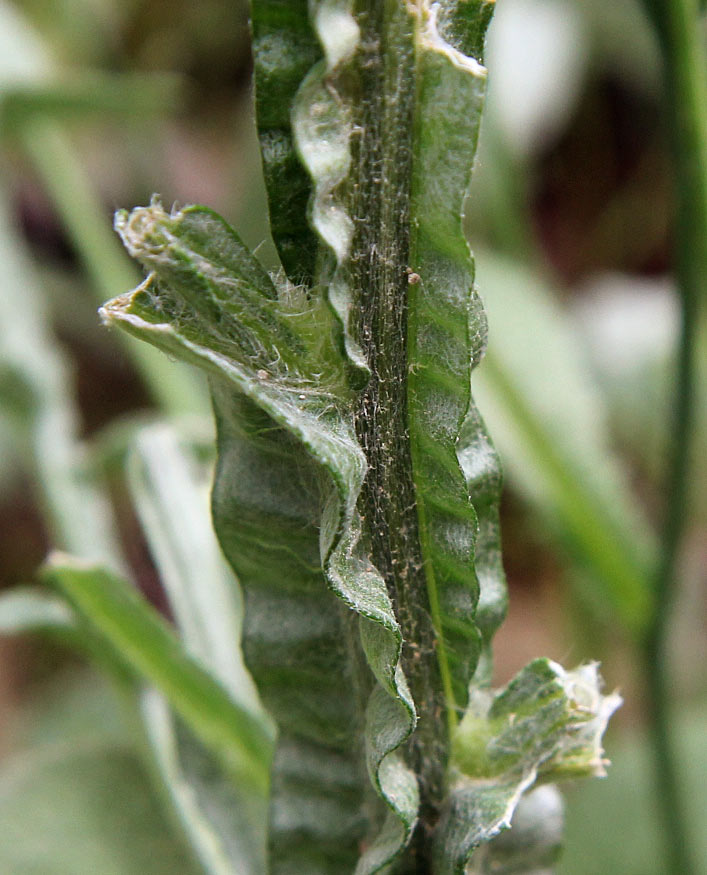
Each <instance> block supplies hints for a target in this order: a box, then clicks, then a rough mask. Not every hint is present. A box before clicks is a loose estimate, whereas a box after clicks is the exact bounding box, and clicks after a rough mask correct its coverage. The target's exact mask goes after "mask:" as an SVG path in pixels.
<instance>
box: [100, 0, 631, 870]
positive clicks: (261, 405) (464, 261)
mask: <svg viewBox="0 0 707 875" xmlns="http://www.w3.org/2000/svg"><path fill="white" fill-rule="evenodd" d="M492 10H493V4H492V3H488V2H463V3H458V2H442V3H427V2H424V0H423V2H415V3H407V2H385V3H377V2H361V3H356V4H354V3H350V2H341V0H339V2H316V3H309V4H307V3H304V2H295V3H293V2H290V3H287V4H283V3H278V2H267V0H266V2H255V3H254V4H253V33H254V57H255V79H256V100H257V122H258V128H259V133H260V142H261V149H262V158H263V168H264V172H265V179H266V184H267V189H268V196H269V206H270V219H271V230H272V235H273V239H274V242H275V244H276V247H277V250H278V254H279V257H280V262H281V265H282V268H281V270H280V271H279V272H278V273H277V275H269V274H268V273H267V271H266V270H265V269H264V268H263V267H262V266H261V265H260V264H259V262H258V260H257V258H256V257H255V256H254V255H252V254H251V253H250V252H248V250H247V249H246V248H245V246H244V245H243V243H242V242H241V240H240V239H239V237H238V235H237V234H236V233H235V232H234V231H233V230H232V229H231V228H230V227H229V226H228V225H227V224H226V222H225V221H224V220H223V219H221V218H220V217H219V216H217V215H216V214H214V213H213V212H211V211H210V210H208V209H205V208H202V207H188V208H185V209H183V210H174V211H172V212H171V213H168V212H166V211H165V210H164V209H163V208H162V206H161V205H160V203H159V201H157V200H155V201H153V203H152V204H151V205H150V206H149V207H144V208H138V209H135V210H133V211H132V212H131V213H127V212H120V213H118V215H117V217H116V229H117V231H118V232H119V234H120V235H121V237H122V239H123V242H124V244H125V246H126V247H127V249H128V251H129V253H130V254H131V255H132V256H133V257H134V258H135V259H137V260H138V261H139V262H140V264H141V265H142V266H143V268H144V269H145V271H146V274H147V276H146V279H145V281H144V283H142V284H141V285H140V286H139V287H138V288H137V289H136V290H135V291H134V292H132V293H130V294H128V295H125V296H122V297H119V298H117V299H115V300H113V301H111V302H109V303H108V304H106V306H105V307H104V309H103V311H102V312H103V318H104V320H105V321H106V322H107V323H108V324H109V325H116V326H118V327H120V328H123V329H125V330H127V331H128V332H130V333H132V334H134V335H135V336H137V337H139V338H141V339H144V340H146V341H148V342H150V343H152V344H154V345H156V346H158V347H160V348H161V349H163V350H164V351H166V352H168V353H170V354H171V355H173V356H176V357H178V358H183V359H185V360H186V361H189V362H191V363H193V364H195V365H197V366H198V367H201V368H202V369H204V370H205V371H206V372H207V373H208V375H209V378H210V384H211V391H212V397H213V404H214V411H215V416H216V423H217V429H218V462H217V470H216V476H215V482H214V489H213V519H214V525H215V529H216V532H217V535H218V537H219V541H220V543H221V546H222V548H223V551H224V553H225V555H226V557H227V558H228V560H229V562H230V564H231V566H232V568H233V570H234V571H235V572H236V574H237V576H238V579H239V580H240V583H241V586H242V587H243V592H244V598H245V621H244V629H243V649H244V655H245V660H246V664H247V666H248V669H249V670H250V672H251V674H252V676H253V679H254V681H255V683H256V686H257V688H258V691H259V694H260V697H261V699H262V702H263V705H264V706H265V708H266V710H267V711H268V712H269V714H270V715H272V717H273V718H274V720H275V722H276V724H277V727H278V737H277V742H276V745H275V749H274V758H273V763H272V770H271V788H270V793H271V801H270V820H269V829H268V844H269V860H270V867H271V871H273V872H292V871H298V872H305V871H306V872H311V873H314V872H322V873H333V872H350V871H353V870H354V869H355V871H356V872H357V873H373V872H379V871H383V870H384V869H387V868H388V867H393V869H392V870H391V871H393V870H394V871H398V872H420V873H421V872H427V871H429V872H438V873H446V872H450V873H451V872H463V871H464V869H465V867H466V865H467V863H468V861H469V859H470V857H471V855H472V852H473V850H474V848H475V847H477V846H478V845H479V844H480V843H482V842H485V841H488V840H489V839H491V838H492V837H493V836H494V835H495V834H496V833H498V832H499V830H501V828H502V827H504V826H508V825H509V823H510V821H511V817H512V813H513V811H514V808H515V806H516V804H517V803H518V800H519V799H520V798H521V795H522V794H523V793H524V792H525V791H526V790H527V789H528V788H529V787H531V786H532V784H533V783H534V782H535V781H536V780H538V778H539V777H540V776H542V778H543V780H550V779H552V777H553V776H560V775H562V774H563V773H565V774H569V775H577V774H583V773H587V774H591V773H595V774H596V773H601V771H602V760H601V752H600V737H601V733H602V731H603V728H604V726H605V724H606V721H607V719H608V716H609V715H610V713H611V712H612V711H613V710H614V708H615V707H616V706H617V704H618V699H617V697H616V696H610V697H606V698H605V697H602V695H601V693H600V691H599V686H600V685H599V679H598V676H597V673H596V670H595V668H594V667H591V666H590V667H584V668H582V669H579V670H577V671H576V672H570V673H566V672H565V671H564V670H562V669H561V668H560V667H559V666H557V665H555V664H553V663H551V662H549V661H547V660H539V661H537V662H534V663H532V664H531V665H529V666H528V667H527V668H526V669H524V670H523V671H522V672H521V673H520V674H519V675H518V677H516V678H515V679H514V681H512V682H511V684H510V685H509V686H508V687H507V688H506V689H504V690H502V691H500V692H497V693H493V692H491V691H490V689H489V682H490V666H491V657H490V645H491V639H492V636H493V633H494V632H495V630H496V628H497V627H498V625H499V623H500V622H501V620H502V618H503V615H504V611H505V601H506V592H505V585H504V578H503V570H502V563H501V557H500V541H499V524H498V496H499V489H500V472H499V467H498V462H497V458H496V455H495V452H494V450H493V446H492V444H491V442H490V440H489V437H488V435H487V434H486V431H485V428H484V425H483V421H482V419H481V417H480V415H479V412H478V411H477V409H476V408H475V407H474V404H473V400H472V397H471V371H472V369H473V368H474V366H475V365H476V364H477V363H478V362H479V360H480V359H481V357H482V354H483V350H484V346H485V342H486V322H485V318H484V313H483V308H482V304H481V300H480V298H479V295H478V293H477V291H476V289H475V287H474V266H473V261H472V259H471V256H470V252H469V248H468V244H467V241H466V240H465V238H464V235H463V232H462V224H461V218H462V208H463V200H464V195H465V192H466V190H467V188H468V185H469V179H470V174H471V167H472V163H473V158H474V152H475V148H476V143H477V138H478V131H479V124H480V120H481V110H482V104H483V98H484V90H485V84H486V82H485V80H486V73H485V70H484V68H483V66H482V49H483V41H484V33H485V29H486V26H487V24H488V22H489V19H490V17H491V13H492ZM250 868H251V869H252V870H253V871H256V870H257V869H256V867H255V863H253V864H252V865H251V867H250Z"/></svg>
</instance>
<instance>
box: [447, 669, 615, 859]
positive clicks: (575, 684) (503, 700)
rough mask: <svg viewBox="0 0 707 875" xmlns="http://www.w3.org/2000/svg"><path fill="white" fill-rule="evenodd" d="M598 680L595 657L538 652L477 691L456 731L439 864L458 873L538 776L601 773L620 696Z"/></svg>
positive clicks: (507, 820) (507, 821) (507, 822)
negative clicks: (559, 660) (560, 659)
mask: <svg viewBox="0 0 707 875" xmlns="http://www.w3.org/2000/svg"><path fill="white" fill-rule="evenodd" d="M600 686H601V681H600V678H599V675H598V671H597V666H596V664H590V665H584V666H581V667H580V668H578V669H576V670H575V671H572V672H567V671H565V670H564V669H563V668H561V667H560V666H559V665H557V664H556V663H554V662H551V661H550V660H547V659H537V660H535V661H534V662H532V663H530V664H529V665H528V666H526V667H525V668H524V669H522V671H521V672H519V674H518V675H516V677H515V678H514V679H513V680H512V681H511V682H510V683H509V684H508V685H507V686H506V687H504V688H503V689H502V690H500V691H498V692H496V693H495V694H493V693H490V692H485V691H481V690H476V691H475V692H474V693H473V697H472V700H471V703H470V707H469V709H468V710H467V713H466V714H465V716H464V719H463V720H462V722H461V724H460V726H459V730H458V732H457V735H456V738H455V746H454V767H455V768H456V770H457V774H456V779H454V780H453V783H452V788H451V791H450V797H449V801H448V808H447V810H446V812H445V813H444V815H443V817H442V821H441V823H440V826H439V828H438V836H437V854H438V856H437V869H436V870H435V871H436V872H439V873H440V875H446V873H450V875H451V873H460V875H461V873H463V872H464V870H465V866H466V864H467V861H468V860H469V857H470V855H471V854H472V852H473V850H474V848H475V847H477V846H478V845H479V844H481V843H482V842H485V841H488V840H489V839H491V838H493V837H494V836H495V835H497V834H498V833H499V832H500V831H501V830H502V829H504V828H507V827H509V826H510V825H511V818H512V816H513V812H514V811H515V809H516V806H517V805H518V802H519V801H520V799H521V797H522V794H523V793H524V792H526V791H527V790H528V789H529V788H530V787H531V786H532V785H533V784H534V783H535V782H536V781H537V780H539V779H541V780H542V781H554V780H557V779H562V778H569V777H579V776H582V775H599V776H601V775H604V765H605V762H604V760H603V751H602V748H601V738H602V735H603V733H604V730H605V728H606V724H607V722H608V720H609V717H610V716H611V715H612V714H613V712H614V711H615V710H616V708H618V707H619V705H620V704H621V698H620V697H619V696H618V695H617V694H616V693H612V694H610V695H608V696H604V695H602V693H601V689H600Z"/></svg>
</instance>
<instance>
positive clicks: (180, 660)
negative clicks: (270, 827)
mask: <svg viewBox="0 0 707 875" xmlns="http://www.w3.org/2000/svg"><path fill="white" fill-rule="evenodd" d="M42 577H43V578H44V579H45V580H46V581H47V582H49V583H51V584H53V585H54V586H56V587H57V588H58V589H59V590H61V592H63V593H64V594H65V595H66V597H67V598H68V599H69V601H70V603H71V604H72V606H73V607H74V609H75V610H76V611H77V612H78V613H79V614H80V615H81V616H82V617H83V619H85V620H86V622H88V623H89V624H90V626H91V627H92V628H93V629H94V630H95V631H96V632H98V633H100V635H101V636H103V637H105V638H106V639H107V640H108V642H109V643H110V644H111V645H112V646H113V647H114V648H115V649H116V650H117V651H118V652H119V653H120V654H121V656H122V658H123V659H125V661H126V662H127V663H128V664H129V665H130V666H131V667H132V669H133V670H134V671H136V672H137V673H138V674H139V675H142V676H143V677H144V678H145V679H146V680H149V681H150V682H151V683H154V684H155V686H157V687H158V689H160V690H162V691H163V692H164V694H165V696H166V697H167V699H168V700H169V702H170V704H171V705H172V706H173V707H174V709H175V710H176V711H177V713H178V714H180V716H181V717H182V718H183V719H184V721H185V722H186V723H187V724H188V725H189V727H190V728H191V729H192V731H193V732H194V734H195V735H196V736H197V737H198V738H200V739H201V741H203V742H204V743H205V744H206V745H207V746H208V747H210V748H211V749H213V750H214V752H215V753H216V754H217V755H218V756H219V757H220V758H221V759H222V761H223V763H224V765H225V767H226V768H227V769H231V770H232V772H233V773H234V774H235V775H236V776H238V777H239V779H241V780H242V781H244V782H245V783H247V784H248V785H249V786H250V787H251V788H252V789H253V791H254V792H258V793H261V794H262V793H265V792H266V790H267V786H268V766H269V759H270V744H271V740H270V739H269V738H268V737H267V736H266V735H264V733H263V729H262V724H261V723H260V722H258V721H256V720H254V718H253V716H252V715H251V714H250V713H249V712H248V711H245V710H244V709H243V708H242V706H240V705H238V704H237V703H236V702H234V701H233V700H232V699H230V698H229V697H228V695H227V694H226V692H225V691H224V690H223V688H222V687H221V686H220V685H219V684H218V683H217V682H216V681H215V680H214V678H213V677H212V676H211V675H210V674H208V673H207V672H206V671H205V670H204V669H203V668H202V667H201V666H200V665H199V664H198V663H197V662H195V661H194V660H193V659H191V658H190V657H189V656H188V655H187V654H186V653H185V651H184V649H183V648H182V646H181V644H180V642H179V640H178V639H177V638H176V636H175V635H174V633H173V632H172V631H171V630H170V629H169V627H168V626H167V624H166V623H165V622H164V621H163V620H162V619H161V618H160V617H159V615H158V614H157V613H156V612H155V611H154V609H152V608H151V607H149V605H147V603H146V602H144V600H143V599H141V597H140V596H139V595H138V593H137V592H136V591H135V590H134V589H133V587H131V585H130V584H128V583H126V582H125V581H123V580H121V579H120V578H119V577H116V576H115V575H113V574H111V573H110V572H108V571H105V570H104V569H102V568H100V567H99V566H95V565H94V566H92V565H88V564H85V563H82V562H79V561H78V560H75V559H71V558H70V557H68V556H64V555H62V554H54V555H53V556H52V558H51V560H50V562H49V563H48V564H47V565H45V567H44V569H43V571H42Z"/></svg>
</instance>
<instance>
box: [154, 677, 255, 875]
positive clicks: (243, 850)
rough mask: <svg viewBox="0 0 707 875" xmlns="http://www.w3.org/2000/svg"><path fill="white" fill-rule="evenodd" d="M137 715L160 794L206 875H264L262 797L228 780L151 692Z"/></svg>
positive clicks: (215, 759) (220, 765)
mask: <svg viewBox="0 0 707 875" xmlns="http://www.w3.org/2000/svg"><path fill="white" fill-rule="evenodd" d="M138 705H139V713H140V717H141V718H142V721H143V724H144V729H145V733H146V735H147V740H148V742H149V744H150V748H151V751H152V756H153V761H154V766H155V767H156V770H157V772H158V776H159V778H160V779H161V782H162V784H163V787H164V795H165V796H166V797H167V800H168V802H169V804H170V805H171V807H172V808H173V810H174V813H175V816H176V819H177V821H178V822H179V823H180V824H181V826H182V829H183V832H184V836H185V838H186V839H187V840H188V842H189V845H190V847H191V849H192V851H193V852H194V855H195V856H196V858H197V859H198V860H199V862H200V863H201V865H202V867H203V869H204V871H205V872H207V873H208V875H264V873H265V872H266V871H267V869H266V862H265V849H266V842H267V823H268V819H267V807H268V802H267V798H266V797H265V796H263V795H261V794H257V793H253V792H252V790H251V787H250V785H249V784H248V783H245V782H238V781H234V780H232V777H231V776H230V775H229V774H228V772H227V771H226V770H225V769H224V768H223V763H222V762H221V761H220V760H219V758H218V756H217V755H214V753H213V752H212V751H210V750H209V749H208V748H207V747H206V746H205V745H204V744H203V743H202V742H201V741H200V740H199V739H198V738H197V737H196V736H195V735H194V733H193V732H190V731H189V729H188V727H187V726H186V725H185V724H184V722H183V721H181V720H180V719H179V718H178V717H176V716H175V714H174V711H173V710H172V709H170V707H169V703H168V702H167V700H166V699H165V697H164V696H163V695H162V694H161V693H160V692H158V691H157V690H156V689H154V688H145V689H143V690H142V691H140V694H139V702H138Z"/></svg>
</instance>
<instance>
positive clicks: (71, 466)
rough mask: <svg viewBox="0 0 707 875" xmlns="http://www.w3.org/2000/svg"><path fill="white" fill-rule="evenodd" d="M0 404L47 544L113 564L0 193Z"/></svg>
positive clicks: (41, 314)
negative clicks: (35, 493) (37, 499)
mask: <svg viewBox="0 0 707 875" xmlns="http://www.w3.org/2000/svg"><path fill="white" fill-rule="evenodd" d="M0 263H1V264H2V270H1V271H0V324H2V332H0V402H2V404H3V407H4V411H5V415H6V416H7V417H8V418H9V420H10V421H11V423H12V425H13V426H14V437H15V440H16V445H17V448H18V452H19V453H21V454H22V461H23V463H24V465H25V466H26V468H27V470H28V471H30V472H31V473H33V474H34V475H35V477H36V480H37V487H38V489H39V491H40V496H41V498H42V499H43V501H44V504H45V509H46V511H47V519H48V524H49V529H50V532H51V534H52V537H53V540H54V543H55V544H56V545H58V546H60V547H62V548H64V549H67V550H71V551H72V552H74V553H77V554H79V555H81V556H83V557H86V558H92V559H96V560H99V561H106V562H109V563H110V564H111V565H112V567H114V568H119V567H120V558H119V557H120V552H119V549H118V546H117V544H116V541H115V535H114V531H113V528H112V522H111V512H110V508H109V506H108V503H107V501H106V499H105V497H104V496H103V495H102V494H101V492H100V491H99V489H98V488H97V486H96V484H95V478H93V477H92V475H91V472H90V471H89V469H88V465H87V459H86V452H85V448H84V447H83V446H82V444H81V443H80V441H79V439H78V434H79V424H78V414H77V411H76V409H75V405H74V401H73V397H72V391H71V386H70V379H69V374H68V366H67V363H66V361H65V360H64V358H63V356H62V354H61V352H60V351H59V349H58V348H57V346H56V343H55V342H54V340H53V338H52V336H51V333H50V329H49V325H48V316H47V314H46V313H45V310H44V306H43V303H42V299H41V293H40V291H39V289H38V288H37V286H36V284H35V279H34V275H33V272H32V266H31V262H30V259H29V257H28V255H27V253H26V251H25V249H24V247H23V244H22V240H21V239H20V237H19V235H18V234H17V233H16V231H15V228H14V225H13V222H12V219H11V214H10V208H9V204H8V201H7V198H6V195H5V192H4V190H0Z"/></svg>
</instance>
